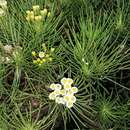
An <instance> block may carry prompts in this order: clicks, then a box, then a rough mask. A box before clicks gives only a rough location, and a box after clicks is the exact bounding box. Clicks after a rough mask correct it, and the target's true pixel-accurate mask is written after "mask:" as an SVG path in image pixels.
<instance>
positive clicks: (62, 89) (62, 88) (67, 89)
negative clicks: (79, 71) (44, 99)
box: [49, 78, 78, 108]
mask: <svg viewBox="0 0 130 130" xmlns="http://www.w3.org/2000/svg"><path fill="white" fill-rule="evenodd" d="M72 84H73V80H72V79H71V78H62V79H61V84H54V83H53V84H51V85H50V89H51V90H53V92H51V93H50V94H49V99H50V100H55V102H56V103H58V104H63V105H65V106H66V107H67V108H72V107H73V105H74V103H75V102H76V97H75V96H74V94H76V93H77V92H78V88H77V87H73V86H72Z"/></svg>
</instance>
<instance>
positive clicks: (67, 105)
mask: <svg viewBox="0 0 130 130" xmlns="http://www.w3.org/2000/svg"><path fill="white" fill-rule="evenodd" d="M73 105H74V104H73V102H71V101H70V102H67V103H66V107H68V108H72V107H73Z"/></svg>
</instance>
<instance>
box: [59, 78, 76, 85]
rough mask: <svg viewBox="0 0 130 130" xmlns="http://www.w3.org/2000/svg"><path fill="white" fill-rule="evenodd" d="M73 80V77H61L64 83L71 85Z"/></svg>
mask: <svg viewBox="0 0 130 130" xmlns="http://www.w3.org/2000/svg"><path fill="white" fill-rule="evenodd" d="M73 82H74V81H73V80H72V79H71V78H63V79H61V83H62V84H63V85H70V86H71V85H72V83H73Z"/></svg>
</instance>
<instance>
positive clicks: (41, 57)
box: [32, 44, 54, 66]
mask: <svg viewBox="0 0 130 130" xmlns="http://www.w3.org/2000/svg"><path fill="white" fill-rule="evenodd" d="M53 51H54V48H51V49H50V50H49V51H48V50H47V48H46V46H45V44H43V51H40V52H38V53H37V52H35V51H32V56H33V58H34V59H33V63H34V64H38V65H39V66H41V65H42V64H44V63H46V62H51V61H52V56H51V55H52V52H53Z"/></svg>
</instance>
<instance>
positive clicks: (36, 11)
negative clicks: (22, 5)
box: [26, 5, 50, 23]
mask: <svg viewBox="0 0 130 130" xmlns="http://www.w3.org/2000/svg"><path fill="white" fill-rule="evenodd" d="M32 8H33V9H32V10H31V11H30V10H27V11H26V13H27V16H26V20H27V21H29V22H36V23H37V22H42V21H44V19H45V18H46V17H49V16H50V12H48V10H47V9H46V8H44V9H42V10H41V9H40V6H39V5H34V6H33V7H32Z"/></svg>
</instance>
